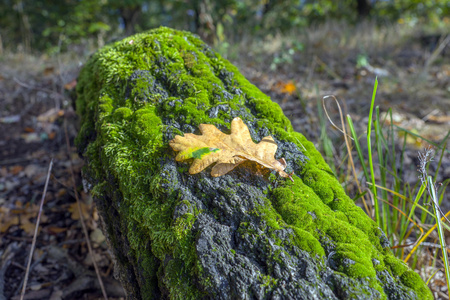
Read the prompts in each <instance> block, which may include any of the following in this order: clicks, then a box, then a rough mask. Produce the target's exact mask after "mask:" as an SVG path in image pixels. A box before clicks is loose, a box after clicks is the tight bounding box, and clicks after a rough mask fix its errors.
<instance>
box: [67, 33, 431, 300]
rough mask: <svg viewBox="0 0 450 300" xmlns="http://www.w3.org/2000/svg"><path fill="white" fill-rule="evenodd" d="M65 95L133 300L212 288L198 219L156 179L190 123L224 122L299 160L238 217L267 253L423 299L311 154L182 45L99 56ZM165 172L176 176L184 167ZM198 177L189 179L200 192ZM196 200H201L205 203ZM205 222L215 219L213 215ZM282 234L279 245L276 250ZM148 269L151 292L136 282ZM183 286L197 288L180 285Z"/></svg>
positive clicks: (122, 45)
mask: <svg viewBox="0 0 450 300" xmlns="http://www.w3.org/2000/svg"><path fill="white" fill-rule="evenodd" d="M77 94H78V98H77V103H76V104H77V112H78V113H79V115H80V116H81V129H80V132H79V135H78V137H77V139H76V143H77V146H78V148H79V149H80V151H81V152H82V153H83V155H84V156H85V157H86V159H87V160H88V164H87V166H86V169H85V170H86V174H89V176H90V177H91V178H92V183H93V185H94V186H93V189H92V191H93V194H94V196H95V197H97V198H102V197H105V198H107V199H114V200H109V201H111V202H112V203H111V205H110V207H109V208H108V209H114V210H115V212H116V213H117V214H118V216H119V218H118V219H119V220H120V224H114V225H113V227H114V228H110V230H111V232H113V231H114V230H117V231H120V230H122V231H123V232H127V236H126V239H127V240H128V242H129V248H130V249H129V254H128V255H129V256H131V257H133V258H134V261H135V262H136V263H137V264H138V265H140V266H141V267H142V268H143V270H145V271H144V274H137V275H136V276H138V277H139V278H140V284H141V286H140V288H141V290H142V292H143V295H142V298H147V299H151V298H155V297H157V296H158V295H156V294H155V293H156V292H155V291H157V290H162V291H165V290H166V289H167V293H169V295H170V297H171V298H174V299H175V298H178V297H186V298H191V299H199V298H201V297H202V296H204V294H203V293H204V292H202V291H199V290H198V286H199V285H203V286H205V287H207V286H211V285H212V283H211V279H210V278H209V277H208V275H205V274H204V270H203V269H202V267H201V265H200V264H199V259H198V257H197V256H196V250H195V240H196V237H195V236H194V235H193V234H192V232H193V228H194V224H195V222H196V220H197V218H198V215H199V214H200V213H201V209H203V208H201V207H195V205H193V204H192V203H190V202H189V201H187V200H186V198H185V197H186V195H184V194H183V193H184V191H181V190H178V189H176V188H174V186H176V185H177V182H178V180H180V181H181V180H182V179H180V178H181V177H177V176H173V173H172V171H170V170H169V169H167V168H166V166H167V165H168V164H167V160H171V161H173V157H174V155H173V153H171V152H170V151H171V150H170V149H169V147H168V141H169V140H170V138H173V135H174V134H182V133H183V132H195V131H196V130H197V128H198V125H199V124H202V123H208V124H215V125H216V126H217V127H218V128H220V129H221V130H223V131H226V130H228V129H229V126H230V125H229V124H230V121H231V120H232V119H233V117H235V116H240V117H241V118H242V119H243V120H245V122H246V123H247V124H248V125H249V127H250V130H251V132H252V136H253V137H254V138H255V137H256V136H260V135H261V134H262V133H263V132H264V135H266V133H267V134H271V135H272V136H274V137H275V138H276V140H279V141H283V143H286V144H287V143H291V144H292V145H293V146H292V147H293V148H295V149H300V150H301V152H303V154H304V155H305V156H306V157H307V159H303V158H302V157H303V156H298V158H297V159H296V160H292V161H288V164H289V165H290V167H292V168H293V169H294V171H295V176H294V178H295V182H294V183H292V182H290V181H285V180H284V179H280V178H279V177H277V176H275V175H274V174H270V176H269V178H268V180H270V182H271V185H267V187H266V188H265V189H264V190H263V195H264V196H265V198H264V199H262V200H261V202H259V203H260V205H256V206H255V207H250V208H247V209H248V210H247V214H248V215H249V216H252V217H254V218H255V219H258V220H261V224H262V226H263V227H264V228H263V229H264V231H265V232H266V233H267V235H268V236H269V237H270V239H271V240H272V241H274V243H275V245H276V246H279V247H286V249H291V250H292V249H293V248H295V247H296V248H298V249H301V250H303V251H307V252H309V253H310V254H311V256H312V257H316V258H319V259H320V260H321V261H326V260H327V258H328V257H329V256H330V254H331V253H333V255H331V256H334V258H333V259H334V260H335V262H336V271H338V272H341V273H344V274H346V275H347V276H350V277H352V278H368V282H370V285H371V286H373V288H374V289H376V290H379V291H380V292H381V293H382V294H383V292H382V288H381V287H380V285H379V283H378V282H377V280H376V272H377V271H378V272H379V271H382V270H383V268H385V266H386V268H389V270H390V271H391V272H392V273H393V274H394V275H395V276H398V277H399V278H400V279H401V281H402V282H403V283H404V284H405V285H407V286H409V287H411V288H412V289H414V290H416V291H418V292H419V293H421V295H424V298H422V299H427V298H431V296H429V294H427V292H429V290H428V289H427V288H426V286H425V284H424V283H423V282H422V281H420V278H419V277H417V276H415V275H414V274H415V273H411V271H410V270H409V269H408V268H407V267H406V266H404V265H402V264H401V263H399V261H398V260H397V259H396V258H394V257H393V256H392V255H391V254H390V252H389V251H388V250H387V249H385V247H383V245H381V244H380V236H381V234H380V231H379V229H378V228H377V227H376V224H375V223H374V222H373V221H372V220H370V218H368V217H367V216H366V215H365V214H364V212H363V211H362V210H361V209H360V208H358V207H356V206H355V205H354V204H353V202H352V201H351V199H350V198H349V197H348V196H347V195H345V193H344V191H343V189H342V188H341V187H340V185H339V183H338V181H337V180H336V178H335V177H334V175H333V174H332V171H331V169H330V168H329V166H328V165H327V164H326V163H325V161H324V159H323V158H322V156H321V155H320V153H319V152H318V151H317V150H316V149H315V147H314V145H313V144H312V143H311V142H309V141H308V140H307V139H306V138H305V137H304V136H303V135H302V134H300V133H298V132H295V131H294V130H293V128H292V126H291V124H290V122H289V120H288V119H287V118H286V117H285V116H284V114H283V112H282V110H281V108H280V107H279V105H278V104H276V103H274V102H272V101H271V100H270V98H269V97H268V96H266V95H265V94H264V93H262V92H261V91H260V90H259V89H257V88H256V87H255V86H253V85H252V84H251V83H250V82H249V81H248V80H247V79H245V78H244V76H243V75H242V74H240V72H239V71H238V69H237V68H236V67H235V66H233V65H232V64H231V63H230V62H228V61H227V60H224V59H223V58H221V57H220V56H219V55H218V54H216V53H215V52H213V51H212V50H211V49H209V48H208V47H207V46H206V45H204V44H203V42H201V41H200V40H199V39H197V38H196V37H194V36H193V35H191V34H189V33H186V32H180V31H175V30H172V29H168V28H163V27H161V28H159V29H155V30H152V31H150V32H148V33H142V34H137V35H135V36H132V37H129V38H126V39H124V40H122V41H119V42H116V43H114V44H112V45H109V46H107V47H105V48H103V49H101V50H100V51H98V52H97V53H95V54H94V55H93V56H92V58H91V59H90V60H89V61H88V62H87V63H86V65H85V67H84V68H83V70H82V71H81V74H80V77H79V80H78V85H77ZM286 152H287V153H288V152H289V151H286ZM177 168H178V172H179V173H181V174H184V173H185V172H186V170H187V169H188V166H187V165H184V164H180V165H178V166H177ZM201 176H203V174H201V175H198V177H196V178H200V179H196V180H198V182H200V183H201V180H202V179H201ZM183 178H184V177H183ZM183 180H184V179H183ZM272 186H273V187H275V188H273V187H272ZM198 193H199V196H201V195H204V196H205V197H207V196H208V195H207V191H199V192H198ZM220 194H221V196H222V197H224V198H225V199H231V200H230V203H231V204H232V206H233V207H236V209H238V208H239V205H242V201H238V199H236V197H237V196H236V195H235V193H234V192H233V190H227V189H222V190H221V191H220ZM117 195H120V197H119V196H117ZM106 196H108V197H109V198H108V197H106ZM225 204H226V203H225V202H224V201H218V204H217V205H219V206H224V205H225ZM180 207H184V208H183V209H186V211H183V210H181V208H180ZM177 211H180V213H175V212H177ZM210 212H211V213H213V214H215V217H216V219H218V220H220V219H221V218H222V217H221V216H220V211H219V210H218V209H217V207H214V208H212V209H211V210H210ZM112 222H113V221H112ZM238 224H239V223H238ZM258 230H259V229H258ZM237 232H238V233H239V234H242V235H243V236H249V237H251V238H252V239H253V240H252V241H254V243H257V242H258V241H259V243H262V247H265V248H266V250H267V251H269V249H271V248H270V245H269V242H267V241H265V242H263V241H261V240H258V235H259V233H258V231H257V230H256V229H255V228H254V227H253V225H252V223H251V222H241V223H240V225H239V228H238V229H237ZM285 232H290V234H289V236H287V237H286V238H281V237H280V236H281V235H282V234H284V233H285ZM324 240H327V241H329V242H327V244H326V243H324V242H323V241H324ZM264 243H265V244H264ZM149 245H150V246H149ZM149 247H150V248H151V251H149ZM230 251H231V253H233V256H237V255H238V254H236V252H233V251H235V250H234V249H231V250H230ZM149 252H150V253H149ZM292 252H295V251H294V250H292ZM289 255H291V254H290V253H287V252H286V251H281V250H280V251H279V252H274V253H273V259H274V261H275V262H277V263H282V262H283V256H289ZM374 261H380V263H379V264H374ZM158 264H159V265H158ZM156 269H158V272H157V273H158V280H159V283H157V282H155V281H145V280H144V278H145V277H147V276H150V275H149V274H155V273H156V271H155V270H156ZM193 274H195V275H196V276H197V278H203V279H202V280H203V281H202V282H201V283H198V282H195V281H192V280H191V279H190V278H192V275H193ZM261 276H262V277H261V278H262V279H261V282H262V285H263V286H273V285H275V284H276V280H274V279H273V278H272V277H270V276H266V275H261ZM157 284H159V285H162V286H156V285H157Z"/></svg>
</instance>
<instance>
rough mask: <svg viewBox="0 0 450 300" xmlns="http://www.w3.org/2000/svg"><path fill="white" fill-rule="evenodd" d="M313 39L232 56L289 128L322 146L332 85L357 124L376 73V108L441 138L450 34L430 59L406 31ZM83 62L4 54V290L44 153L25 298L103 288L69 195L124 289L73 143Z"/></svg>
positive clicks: (27, 241) (107, 273)
mask: <svg viewBox="0 0 450 300" xmlns="http://www.w3.org/2000/svg"><path fill="white" fill-rule="evenodd" d="M318 40H320V39H318ZM318 40H311V41H310V43H309V44H308V45H310V46H305V47H304V48H303V49H302V50H298V49H297V50H295V49H294V51H290V50H289V49H293V47H291V46H280V47H278V48H277V49H276V50H273V51H272V52H271V53H270V51H267V52H266V53H261V52H259V53H258V52H257V51H254V50H251V49H248V46H242V45H241V46H240V48H239V49H240V51H239V53H240V54H239V55H238V56H237V57H234V58H233V57H232V58H231V60H232V61H234V63H235V64H236V65H238V67H239V68H240V70H241V71H242V73H243V74H244V75H245V76H246V77H247V78H248V79H249V80H250V81H251V82H253V83H254V84H255V85H257V86H258V87H259V88H260V89H261V90H262V91H263V92H265V93H266V94H268V95H270V96H271V97H272V99H273V100H274V101H276V102H278V103H279V104H280V106H281V107H282V108H283V110H284V111H285V114H286V115H287V116H288V117H289V118H290V119H291V121H292V123H293V125H294V127H295V129H296V130H297V131H299V132H302V133H303V134H304V135H305V136H306V137H307V138H308V139H310V140H312V141H314V142H315V143H316V145H317V146H318V147H319V148H320V147H321V144H320V141H321V140H320V134H321V132H320V125H319V123H320V119H319V113H318V107H320V105H321V100H322V97H323V96H324V95H329V94H333V95H335V96H336V98H337V99H338V100H339V101H340V103H341V107H342V109H343V110H344V113H345V114H350V115H351V116H352V118H353V120H354V122H355V124H356V127H357V130H359V132H360V134H363V133H364V130H365V128H366V124H367V117H368V115H369V109H370V100H371V96H372V90H373V85H374V81H375V77H376V76H378V81H379V85H378V91H377V98H376V103H377V105H379V106H380V110H381V112H386V111H387V110H388V109H389V108H392V111H393V113H394V116H395V118H394V122H395V124H396V125H397V126H399V127H403V128H406V129H408V130H409V131H412V132H415V133H417V134H418V135H421V136H422V137H424V138H426V139H428V140H431V141H434V142H436V143H438V144H439V143H441V142H442V140H443V139H444V138H445V137H446V135H447V133H448V132H449V130H450V111H449V109H448V108H449V107H450V97H449V95H450V88H449V86H450V76H449V75H450V51H449V50H448V48H449V46H448V42H447V47H446V48H445V47H444V49H443V50H440V51H439V53H438V55H437V57H436V58H434V59H433V56H432V53H433V51H436V49H437V47H438V45H439V44H437V46H436V45H434V46H433V45H429V44H424V43H423V40H422V39H419V38H414V37H413V38H411V39H410V40H408V41H406V42H403V43H402V44H395V45H393V46H392V45H386V47H383V46H379V47H375V48H371V49H370V50H367V49H368V48H367V49H366V52H365V56H366V58H367V60H368V61H369V64H363V65H359V66H358V59H357V57H358V55H360V52H361V50H360V49H358V48H357V47H354V48H351V47H350V48H349V47H346V48H342V47H341V48H340V49H339V48H334V49H333V51H330V50H329V48H327V47H329V46H330V45H328V46H327V45H325V46H324V45H317V46H314V45H315V44H314V42H317V41H318ZM326 41H328V39H326ZM441 41H442V39H441ZM246 47H247V48H246ZM435 53H436V52H435ZM283 59H284V60H283ZM84 61H85V58H83V59H81V62H84ZM79 68H80V59H79V58H76V57H71V56H70V55H67V56H64V55H61V56H58V59H55V58H49V57H34V56H29V55H19V54H14V55H13V54H10V55H9V54H8V55H4V56H3V57H0V129H1V130H0V174H1V176H0V299H19V295H20V292H21V286H22V284H23V281H24V277H25V271H26V268H27V262H28V256H29V253H30V248H31V244H32V240H33V236H34V230H35V222H36V218H37V215H38V212H39V205H40V202H41V198H42V195H43V191H44V186H45V182H46V179H47V172H48V169H49V166H50V162H51V161H52V160H53V167H52V170H51V176H50V180H49V184H48V189H47V192H46V194H45V203H44V205H43V209H42V214H41V218H40V224H39V234H38V235H37V241H36V249H35V251H34V254H33V261H32V264H31V268H30V271H29V278H28V283H27V290H26V298H25V299H81V298H82V299H102V298H103V297H102V293H101V290H100V287H99V284H98V281H97V276H96V272H95V270H94V267H93V264H92V259H91V256H90V254H89V251H88V246H87V240H86V237H85V236H84V234H83V230H82V226H81V221H80V212H79V209H78V205H77V201H76V197H75V195H77V196H78V198H79V202H80V207H81V215H82V216H83V219H84V223H85V225H86V227H87V231H88V235H89V237H88V239H89V241H90V243H91V244H92V248H93V252H94V257H95V260H96V262H97V265H98V267H99V273H100V275H101V276H102V278H103V281H104V285H105V286H106V290H107V292H108V296H109V298H110V299H123V298H124V297H125V295H124V293H123V290H122V288H121V286H120V284H119V282H117V281H116V280H115V279H114V278H113V263H112V260H111V257H110V255H109V254H108V249H107V247H106V244H105V241H104V237H103V235H102V234H101V231H100V230H99V226H100V224H99V220H98V216H97V214H96V211H95V207H94V205H93V203H92V199H91V198H90V196H89V195H88V194H86V193H85V192H84V190H83V184H82V179H81V168H82V166H83V161H82V159H81V158H80V157H78V154H77V153H76V149H75V148H74V147H73V140H74V138H75V136H76V134H77V129H78V128H77V116H76V114H75V112H74V109H73V98H74V87H75V85H76V77H77V74H78V71H79ZM318 103H319V106H318ZM326 108H327V111H328V113H329V115H330V116H331V119H332V121H333V122H334V123H335V124H341V123H340V120H339V117H338V116H339V114H338V111H337V107H336V105H335V104H334V103H333V102H331V101H328V100H327V102H326ZM326 122H327V124H328V125H327V127H328V134H329V136H330V137H331V138H332V140H333V144H334V145H335V149H334V151H335V152H334V154H335V159H336V163H337V165H339V162H340V160H341V158H342V157H344V156H345V149H344V147H343V139H342V134H341V133H340V132H339V131H337V130H336V129H333V127H332V126H331V125H330V124H329V123H328V120H326ZM339 127H340V126H339ZM66 138H67V139H68V141H69V143H70V146H69V148H68V147H67V144H66ZM395 140H396V145H395V146H396V149H397V150H398V151H399V152H400V150H401V149H402V142H403V139H402V138H401V137H399V136H396V138H395ZM446 143H447V146H448V141H447V142H446ZM427 144H428V143H427V142H425V141H424V140H423V139H419V138H415V137H409V138H408V139H407V145H406V151H405V159H404V164H405V166H404V170H405V174H404V178H403V180H405V181H406V182H409V183H410V184H415V182H417V180H418V179H417V175H418V174H417V171H416V169H417V167H416V165H417V164H418V159H417V151H418V150H420V149H421V148H423V147H426V146H427ZM441 145H444V144H441ZM447 148H448V147H447ZM439 153H440V151H437V154H439ZM436 165H437V163H435V164H431V166H430V175H434V173H433V172H434V170H436ZM72 171H73V173H74V175H75V176H74V178H75V183H74V182H73V179H72V175H71V173H72ZM338 173H339V174H338V175H341V174H344V175H345V173H343V172H338ZM449 178H450V153H449V152H445V153H444V155H443V159H442V163H441V167H440V169H439V172H438V175H437V181H438V182H445V180H448V179H449ZM74 186H75V188H74ZM350 190H351V189H350ZM447 190H448V189H447ZM75 193H76V194H75ZM448 196H449V191H447V192H446V194H445V196H444V201H443V203H442V209H443V210H444V212H447V211H448V210H449V209H450V205H449V202H450V201H449V200H448V199H449V197H448ZM430 250H433V251H434V249H433V248H430ZM438 267H440V266H438ZM431 271H433V270H431ZM431 271H430V272H431ZM422 275H423V276H426V275H427V274H422ZM441 275H442V274H441V273H439V274H438V275H437V276H435V278H434V280H433V281H432V282H431V283H430V287H431V288H432V289H433V291H434V293H435V296H436V298H438V299H439V298H442V299H444V298H445V297H446V296H445V293H447V291H446V285H445V280H444V279H442V278H441V277H439V276H441Z"/></svg>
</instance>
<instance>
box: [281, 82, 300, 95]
mask: <svg viewBox="0 0 450 300" xmlns="http://www.w3.org/2000/svg"><path fill="white" fill-rule="evenodd" d="M296 90H297V87H296V86H295V84H294V83H293V82H292V81H289V82H288V83H286V84H283V85H282V86H281V92H282V93H284V94H289V95H292V94H293V93H294V92H295V91H296Z"/></svg>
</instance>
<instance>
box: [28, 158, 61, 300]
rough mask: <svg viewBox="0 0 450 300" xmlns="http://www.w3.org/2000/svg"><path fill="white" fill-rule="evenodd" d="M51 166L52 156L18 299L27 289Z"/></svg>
mask: <svg viewBox="0 0 450 300" xmlns="http://www.w3.org/2000/svg"><path fill="white" fill-rule="evenodd" d="M52 168H53V158H52V159H51V160H50V165H49V167H48V172H47V179H46V180H45V186H44V192H43V193H42V198H41V204H40V206H39V212H38V216H37V220H36V227H35V229H34V235H33V242H32V243H31V249H30V256H29V257H28V263H27V269H26V271H25V279H24V281H23V286H22V293H21V294H20V300H23V298H24V297H25V291H26V289H27V282H28V275H29V273H30V267H31V261H32V260H33V252H34V248H35V247H36V239H37V235H38V229H39V223H40V221H41V215H42V208H43V207H44V200H45V195H46V194H47V187H48V182H49V181H50V174H51V172H52Z"/></svg>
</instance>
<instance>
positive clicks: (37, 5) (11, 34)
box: [0, 0, 450, 53]
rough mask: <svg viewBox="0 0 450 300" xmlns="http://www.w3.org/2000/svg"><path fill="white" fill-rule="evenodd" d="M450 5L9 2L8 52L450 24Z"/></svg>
mask: <svg viewBox="0 0 450 300" xmlns="http://www.w3.org/2000/svg"><path fill="white" fill-rule="evenodd" d="M449 16H450V1H448V0H425V1H419V0H343V1H334V0H319V1H313V0H242V1H239V0H221V1H218V0H216V1H214V0H153V1H149V0H147V1H146V0H91V1H89V0H45V1H39V0H3V1H1V2H0V50H3V49H8V50H9V51H23V52H26V53H30V52H42V51H47V52H52V51H55V50H61V51H65V50H70V48H71V47H77V46H80V45H81V46H86V45H91V46H93V47H99V46H103V44H104V43H105V42H108V41H110V40H112V39H118V38H121V37H123V36H127V35H130V34H133V33H135V32H141V31H144V30H148V29H150V28H154V27H158V26H161V25H164V26H170V27H173V28H177V29H184V30H190V31H193V32H196V33H197V34H199V35H200V36H201V37H202V38H203V39H205V40H206V41H208V42H209V43H211V44H217V43H223V42H225V41H226V40H229V41H238V40H239V39H240V38H242V37H243V36H244V35H247V36H248V35H250V36H254V37H261V36H265V35H269V34H276V33H286V32H288V31H290V30H295V29H301V28H305V27H307V26H309V25H311V24H315V23H321V22H324V21H325V20H329V19H335V20H345V21H347V22H349V23H353V24H357V23H358V22H360V21H361V20H366V19H371V20H373V21H375V22H379V23H380V24H385V23H388V22H399V23H408V24H426V26H432V27H434V28H439V27H447V28H448V26H449V24H450V17H449Z"/></svg>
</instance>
